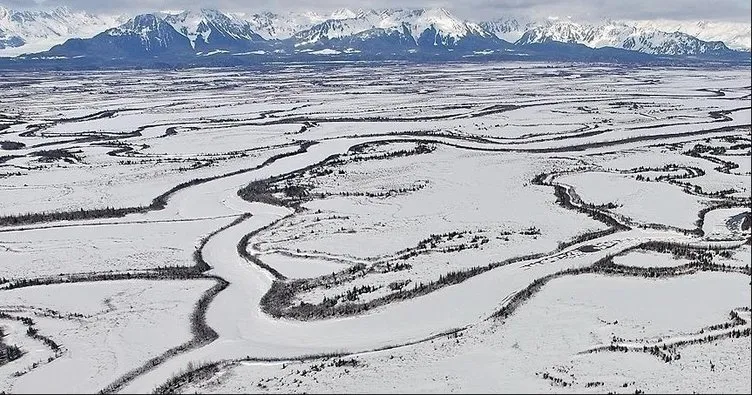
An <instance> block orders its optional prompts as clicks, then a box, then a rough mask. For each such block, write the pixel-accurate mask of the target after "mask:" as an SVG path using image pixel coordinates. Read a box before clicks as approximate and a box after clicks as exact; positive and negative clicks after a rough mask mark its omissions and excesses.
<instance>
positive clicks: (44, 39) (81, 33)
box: [0, 6, 125, 56]
mask: <svg viewBox="0 0 752 395" xmlns="http://www.w3.org/2000/svg"><path fill="white" fill-rule="evenodd" d="M124 20H125V18H123V17H121V16H118V15H92V14H89V13H87V12H83V11H73V10H71V9H69V8H68V7H58V8H54V9H51V10H48V11H39V10H28V11H20V10H13V9H10V8H7V7H3V6H0V56H13V55H17V54H20V53H24V52H33V51H40V50H46V49H49V48H50V47H52V46H53V45H55V44H60V43H62V42H64V41H65V40H67V39H69V38H73V37H79V38H88V37H92V36H94V35H95V34H97V33H100V32H102V31H103V30H105V29H108V28H111V27H114V26H117V25H119V24H121V23H122V22H124Z"/></svg>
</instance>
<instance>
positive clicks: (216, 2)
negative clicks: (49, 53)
mask: <svg viewBox="0 0 752 395" xmlns="http://www.w3.org/2000/svg"><path fill="white" fill-rule="evenodd" d="M0 1H1V2H3V3H4V4H5V5H7V6H10V7H11V8H49V7H56V6H68V7H70V8H73V9H82V10H86V11H92V12H127V13H136V12H150V11H156V10H166V9H171V10H179V9H187V8H200V7H207V8H217V9H221V10H227V11H238V12H259V11H287V10H316V11H322V12H326V11H331V10H333V9H335V8H340V7H346V8H350V9H357V8H383V7H406V8H411V7H445V8H447V9H449V10H451V11H452V12H454V13H455V14H457V15H459V16H461V17H464V18H468V19H474V20H484V19H492V18H493V17H500V16H504V15H530V16H535V17H546V16H560V17H566V16H571V17H573V18H577V19H591V20H596V19H602V18H611V19H639V20H641V19H648V20H650V19H677V20H700V19H701V20H715V21H737V22H747V23H749V22H750V12H751V11H752V8H751V7H750V1H749V0H714V1H710V0H631V1H630V0H627V1H624V0H598V1H593V0H463V1H459V0H454V1H449V0H321V1H303V0H256V1H254V2H252V4H249V2H248V1H246V0H131V1H128V2H120V1H115V2H110V1H101V0H0Z"/></svg>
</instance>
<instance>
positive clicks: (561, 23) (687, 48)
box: [516, 19, 728, 55]
mask: <svg viewBox="0 0 752 395" xmlns="http://www.w3.org/2000/svg"><path fill="white" fill-rule="evenodd" d="M551 41H556V42H563V43H577V44H584V45H587V46H589V47H592V48H602V47H614V48H622V49H628V50H633V51H639V52H644V53H649V54H655V55H700V54H705V53H712V52H715V51H724V50H728V48H727V47H726V46H725V45H724V44H723V43H721V42H706V41H702V40H700V39H698V38H696V37H692V36H690V35H688V34H685V33H680V32H673V33H667V32H663V31H659V30H656V29H652V28H645V27H637V26H634V25H631V24H628V23H626V22H623V21H609V20H607V21H604V22H601V23H598V24H580V23H576V22H572V21H571V20H564V19H560V20H556V21H551V22H550V23H547V24H544V25H539V26H537V27H535V28H533V29H530V30H527V31H526V32H525V33H524V34H523V35H522V36H521V37H520V39H519V40H517V42H516V44H518V45H527V44H536V43H544V42H551Z"/></svg>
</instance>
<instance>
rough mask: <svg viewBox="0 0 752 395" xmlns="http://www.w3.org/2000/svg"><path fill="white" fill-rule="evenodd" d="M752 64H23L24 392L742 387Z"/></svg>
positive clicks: (8, 286) (0, 108) (13, 149)
mask: <svg viewBox="0 0 752 395" xmlns="http://www.w3.org/2000/svg"><path fill="white" fill-rule="evenodd" d="M748 71H749V70H744V69H702V70H700V69H671V68H665V69H640V68H625V67H616V66H586V65H564V64H532V63H519V64H518V63H505V64H484V65H479V64H453V65H424V66H415V65H412V66H405V65H382V66H380V67H372V66H366V65H360V64H355V65H353V64H328V65H327V64H322V65H317V66H310V65H295V66H285V67H282V66H279V67H270V68H268V69H258V70H253V69H249V70H240V69H226V70H202V69H197V70H190V71H162V72H155V71H130V72H118V73H111V72H95V73H62V74H60V73H28V74H8V75H3V77H4V78H3V79H2V82H0V85H2V91H1V92H2V93H0V97H2V100H0V143H1V144H2V145H0V216H2V217H0V281H2V282H0V312H3V313H6V314H7V315H9V316H8V317H6V318H3V319H1V320H0V326H2V328H3V330H4V333H7V334H8V335H7V336H6V337H4V338H2V339H0V340H2V342H3V343H5V344H14V345H17V346H18V347H20V348H21V350H22V351H23V352H24V354H23V355H22V357H21V358H19V359H18V360H14V361H10V362H8V363H7V364H3V365H0V376H1V377H0V383H1V384H2V385H3V386H4V387H3V388H2V389H3V390H8V391H12V392H32V391H43V392H49V391H68V392H91V391H97V390H101V389H105V388H108V390H114V391H123V392H150V391H152V390H154V388H155V387H157V386H160V385H163V384H167V385H168V386H166V387H163V389H166V390H167V391H184V392H192V391H193V390H199V391H210V392H223V391H232V392H236V391H242V392H248V391H284V392H289V391H296V392H322V391H356V392H363V391H374V390H378V391H387V392H389V391H411V392H412V391H462V392H467V391H483V392H499V391H536V392H539V391H547V392H549V391H550V392H559V391H562V392H569V391H576V392H577V391H590V392H608V391H620V392H621V391H626V390H629V391H630V392H634V391H635V390H637V389H641V390H651V391H660V390H670V391H692V390H698V389H702V388H714V389H718V390H728V391H732V392H738V391H741V390H743V389H744V388H748V387H749V386H748V385H747V387H744V386H743V384H745V383H747V384H748V383H749V382H750V375H749V364H746V365H745V364H743V363H742V364H740V363H735V362H734V361H733V360H732V359H733V358H732V357H733V356H734V355H741V356H744V355H747V356H748V355H749V352H750V350H749V348H750V343H749V330H748V329H747V328H749V323H750V319H749V310H748V309H749V307H750V305H749V298H750V293H749V290H750V288H749V280H750V274H749V258H748V256H749V245H748V240H749V238H750V221H752V217H751V216H750V192H751V191H752V185H750V179H749V169H750V165H749V164H748V162H749V161H750V159H751V158H750V146H751V145H750V144H751V143H752V138H751V137H750V104H749V95H750V87H749V83H748V81H747V77H748ZM62 81H65V83H62ZM40 98H43V99H40ZM239 191H240V193H239ZM648 242H652V244H650V245H652V246H653V247H650V248H647V247H645V246H644V245H643V244H644V243H648ZM745 243H747V244H745ZM656 246H657V247H656ZM651 248H652V249H651ZM661 248H663V249H664V250H661ZM708 249H712V250H713V252H705V251H706V250H708ZM687 251H689V252H687ZM697 251H700V252H697ZM611 257H613V259H611ZM708 260H709V261H708ZM206 265H208V268H207V266H206ZM128 276H130V277H132V278H131V279H126V278H129V277H128ZM219 278H221V279H224V280H226V281H227V282H229V284H227V285H226V287H225V286H221V287H220V288H217V287H219V286H220V285H222V284H223V283H222V282H221V281H220V280H219ZM71 279H73V280H74V281H76V283H75V284H70V283H65V284H60V283H61V282H67V281H71ZM280 290H282V291H280ZM202 292H204V293H203V294H202ZM85 295H93V296H88V297H87V296H85ZM131 300H132V301H133V302H132V303H130V301H131ZM199 300H201V302H200V303H197V301H199ZM112 311H118V312H119V313H117V314H114V313H111V312H112ZM165 311H170V313H169V315H168V314H165ZM732 311H733V312H734V314H736V317H737V318H733V317H732V318H729V312H732ZM173 312H174V313H173ZM497 313H498V314H497ZM108 314H110V315H113V314H114V315H116V316H117V317H114V318H113V317H111V316H108ZM131 315H134V316H133V317H132V316H131ZM2 317H5V316H2ZM20 317H26V318H32V319H33V320H34V321H35V322H36V323H35V324H34V325H36V326H35V327H36V328H37V329H38V330H39V333H40V334H42V335H44V336H48V337H50V338H51V339H53V340H54V341H55V342H57V343H59V347H58V348H55V349H53V348H50V347H47V348H45V343H44V342H43V341H41V340H40V338H39V337H38V336H37V337H34V336H32V335H30V334H29V335H27V336H24V333H25V332H24V331H26V330H27V329H26V328H27V326H28V325H27V323H28V322H27V321H21V320H20V319H21V318H20ZM61 317H62V318H61ZM181 317H182V318H181ZM724 323H725V324H726V325H725V326H723V325H721V326H718V324H724ZM202 325H208V327H209V328H211V331H207V330H206V329H202ZM458 330H459V331H458ZM108 331H111V334H109V335H108V334H107V333H110V332H108ZM144 331H147V332H144ZM150 331H159V332H158V333H160V334H162V335H160V336H156V335H154V336H150V335H148V333H152V332H150ZM734 331H739V332H740V334H741V337H736V336H735V335H734V333H735V332H734ZM140 332H143V333H145V334H144V336H150V337H148V338H146V339H145V340H143V341H141V340H140V341H138V342H136V341H135V340H133V339H132V338H131V337H133V336H134V335H132V334H133V333H140ZM155 333H157V332H155ZM447 333H449V334H447ZM708 333H710V334H713V335H717V337H716V338H712V339H705V338H704V337H703V336H701V334H708ZM164 334H170V335H169V336H166V335H164ZM91 339H97V340H96V341H95V342H92V341H91ZM191 339H194V340H195V339H199V340H201V342H199V343H195V344H194V343H192V344H194V346H192V347H186V348H184V349H180V350H178V351H176V352H171V353H169V355H167V356H166V357H164V358H158V360H157V361H156V362H154V361H150V359H151V358H154V357H156V356H158V355H160V354H161V353H164V352H166V351H167V350H168V349H170V348H173V347H176V346H177V345H179V344H183V343H186V342H189V341H192V340H191ZM656 342H658V343H656ZM660 342H664V343H660ZM677 342H678V343H677ZM659 343H660V344H670V346H671V350H674V351H675V349H676V350H678V351H676V352H677V353H679V354H681V355H682V359H680V360H679V359H676V360H671V361H669V362H664V361H663V360H662V359H660V357H659V356H656V355H652V354H650V353H648V352H642V351H641V350H636V348H635V349H629V351H628V352H626V353H623V354H620V353H616V354H615V353H613V352H610V351H599V352H593V350H596V351H597V350H599V349H598V347H604V346H606V347H607V346H609V345H614V346H616V345H618V346H624V347H627V346H629V347H632V346H633V345H634V344H659ZM196 344H197V345H196ZM131 345H132V346H133V347H129V346H131ZM625 345H627V346H625ZM633 348H634V347H633ZM674 351H671V352H674ZM745 353H746V354H745ZM321 354H337V356H336V357H327V358H322V357H316V356H315V355H321ZM311 355H314V356H313V357H310V358H312V359H311V360H307V361H305V362H295V361H296V360H299V359H301V358H303V357H305V356H311ZM615 355H619V356H620V357H615ZM622 355H623V356H622ZM671 355H675V354H671ZM685 355H689V356H691V358H689V359H685V358H684V357H683V356H685ZM48 358H49V360H48ZM730 358H731V359H730ZM37 360H39V361H44V363H42V364H40V365H39V366H37V367H34V368H32V369H29V370H28V372H26V373H24V374H21V375H14V372H16V371H21V370H24V369H26V368H27V367H28V366H29V365H31V364H32V363H34V362H35V361H37ZM353 360H354V362H353ZM601 360H603V362H602V363H603V365H604V366H605V367H617V366H619V364H620V363H623V364H624V366H627V367H628V368H627V369H624V370H623V371H618V372H617V373H613V372H611V373H608V370H607V369H606V368H605V367H604V370H599V369H598V366H599V361H601ZM646 360H647V361H649V362H644V361H646ZM704 360H712V361H717V366H718V367H717V369H718V374H717V375H713V374H712V373H711V374H708V373H707V372H702V373H700V372H698V373H697V374H691V373H688V372H690V371H691V369H696V370H697V369H700V367H702V368H703V369H705V368H707V366H709V365H707V366H704V365H703V363H704V362H703V361H704ZM108 361H109V362H108ZM112 361H127V363H125V362H123V363H120V362H117V366H111V365H112V363H113V362H112ZM620 361H621V362H620ZM204 363H219V364H218V365H209V368H205V369H204V370H201V369H198V370H196V368H197V367H199V366H201V365H202V364H204ZM322 364H323V365H322ZM645 364H651V365H656V367H655V369H654V370H655V371H660V372H662V376H660V379H658V378H657V377H659V376H656V375H655V374H654V373H653V371H651V370H647V369H645V368H644V365H645ZM313 365H317V366H318V367H316V368H315V369H314V370H313V371H312V367H311V366H313ZM319 365H322V366H319ZM103 366H107V368H106V369H104V368H103ZM283 366H284V369H283ZM102 369H104V370H102ZM207 369H208V372H209V373H210V374H205V372H206V371H207ZM708 369H709V368H708ZM714 369H716V368H714ZM98 370H102V372H105V371H106V373H102V374H98V375H94V373H92V372H95V371H98ZM304 371H305V372H306V373H301V372H304ZM128 372H136V373H134V374H128ZM407 372H410V374H409V375H408V374H407ZM499 372H503V373H499ZM714 372H715V370H714ZM570 373H571V374H574V375H575V376H574V377H573V376H570ZM56 376H64V377H65V380H58V381H54V380H53V379H52V378H53V377H56ZM95 376H96V377H95ZM176 376H179V377H178V379H174V378H175V377H176ZM94 377H95V378H94ZM565 382H566V384H563V383H565ZM51 383H54V384H51ZM82 383H86V384H82ZM624 383H628V386H627V387H622V385H623V384H624ZM711 384H712V385H711ZM50 385H54V388H53V387H49V386H50Z"/></svg>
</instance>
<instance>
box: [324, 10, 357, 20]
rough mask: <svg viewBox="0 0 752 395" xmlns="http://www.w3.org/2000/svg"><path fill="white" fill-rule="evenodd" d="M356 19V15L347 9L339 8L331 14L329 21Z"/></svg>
mask: <svg viewBox="0 0 752 395" xmlns="http://www.w3.org/2000/svg"><path fill="white" fill-rule="evenodd" d="M357 17H358V14H356V13H355V12H353V11H351V10H349V9H347V8H339V9H336V10H334V12H332V15H331V17H330V19H352V18H357Z"/></svg>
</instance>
